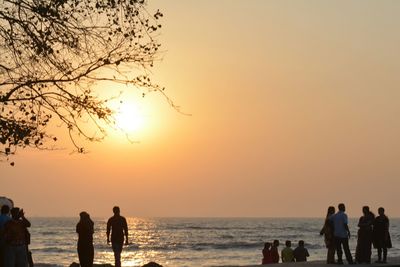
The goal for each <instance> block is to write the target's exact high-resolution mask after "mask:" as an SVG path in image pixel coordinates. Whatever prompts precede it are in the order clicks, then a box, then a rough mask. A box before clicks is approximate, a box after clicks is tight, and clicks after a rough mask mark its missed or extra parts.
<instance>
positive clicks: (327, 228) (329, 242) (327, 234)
mask: <svg viewBox="0 0 400 267" xmlns="http://www.w3.org/2000/svg"><path fill="white" fill-rule="evenodd" d="M334 214H335V207H333V206H330V207H328V212H327V214H326V218H325V223H324V226H323V227H322V229H321V231H320V235H324V241H325V246H326V248H327V249H328V253H327V255H326V263H327V264H332V263H335V247H336V246H335V238H334V236H333V222H332V221H331V220H330V218H331V217H332V216H333V215H334Z"/></svg>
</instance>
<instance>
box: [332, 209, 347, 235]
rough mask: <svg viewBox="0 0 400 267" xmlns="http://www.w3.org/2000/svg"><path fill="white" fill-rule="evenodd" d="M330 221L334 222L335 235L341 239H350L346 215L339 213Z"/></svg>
mask: <svg viewBox="0 0 400 267" xmlns="http://www.w3.org/2000/svg"><path fill="white" fill-rule="evenodd" d="M330 220H332V222H333V235H334V236H335V237H339V238H348V237H349V236H348V232H347V229H346V227H345V225H347V224H348V219H347V215H346V213H344V212H343V211H338V212H337V213H336V214H335V215H333V216H332V217H331V218H330Z"/></svg>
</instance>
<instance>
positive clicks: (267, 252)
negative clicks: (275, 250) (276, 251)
mask: <svg viewBox="0 0 400 267" xmlns="http://www.w3.org/2000/svg"><path fill="white" fill-rule="evenodd" d="M262 254H263V259H262V264H270V263H273V261H272V254H271V243H270V242H266V243H265V244H264V249H263V250H262Z"/></svg>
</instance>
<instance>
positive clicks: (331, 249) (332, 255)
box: [326, 245, 335, 264]
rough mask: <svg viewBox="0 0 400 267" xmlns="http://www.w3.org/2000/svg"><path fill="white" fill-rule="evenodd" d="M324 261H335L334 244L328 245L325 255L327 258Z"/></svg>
mask: <svg viewBox="0 0 400 267" xmlns="http://www.w3.org/2000/svg"><path fill="white" fill-rule="evenodd" d="M326 262H327V263H328V264H329V263H335V246H334V245H330V246H329V247H328V255H327V260H326Z"/></svg>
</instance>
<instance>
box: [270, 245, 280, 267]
mask: <svg viewBox="0 0 400 267" xmlns="http://www.w3.org/2000/svg"><path fill="white" fill-rule="evenodd" d="M278 247H279V240H277V239H275V240H274V242H273V243H272V246H271V256H272V262H273V263H278V262H279V252H278Z"/></svg>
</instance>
